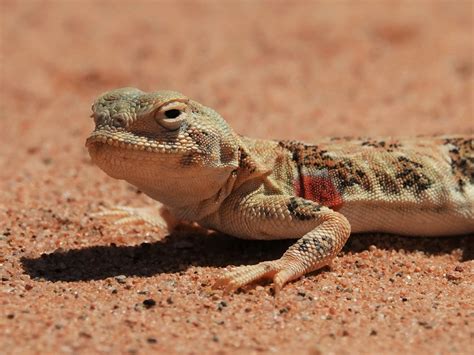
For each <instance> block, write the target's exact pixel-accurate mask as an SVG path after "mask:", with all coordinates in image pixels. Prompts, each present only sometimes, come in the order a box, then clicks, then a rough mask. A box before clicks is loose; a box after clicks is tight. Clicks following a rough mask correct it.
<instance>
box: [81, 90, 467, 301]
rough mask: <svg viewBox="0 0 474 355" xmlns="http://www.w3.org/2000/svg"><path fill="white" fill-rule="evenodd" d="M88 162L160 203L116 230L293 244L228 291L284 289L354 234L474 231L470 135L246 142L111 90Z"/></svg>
mask: <svg viewBox="0 0 474 355" xmlns="http://www.w3.org/2000/svg"><path fill="white" fill-rule="evenodd" d="M91 117H93V119H94V122H95V129H94V130H93V132H92V133H91V134H90V136H89V137H88V138H87V140H86V147H87V148H88V151H89V154H90V157H91V160H92V162H93V163H94V164H96V165H97V166H98V167H99V168H101V169H102V170H103V171H104V172H105V173H106V174H108V175H109V176H111V177H113V178H116V179H122V180H125V181H127V182H128V183H130V184H132V185H134V186H136V187H137V188H138V189H139V190H141V191H142V192H143V193H145V194H146V195H148V196H149V197H151V198H152V199H154V200H156V201H158V203H159V205H158V206H159V208H158V209H157V211H156V213H155V214H153V213H152V210H150V209H147V208H130V207H117V208H113V209H111V210H109V211H103V212H100V213H99V215H100V216H115V217H116V218H117V220H116V222H117V223H133V222H137V221H142V222H147V223H150V224H152V225H155V226H167V227H168V228H169V229H172V228H173V227H174V225H176V223H178V222H179V221H190V222H197V223H198V224H199V225H200V226H202V227H204V228H207V229H211V230H216V231H219V232H223V233H225V234H228V235H231V236H235V237H238V238H244V239H259V240H276V239H296V242H295V243H294V244H293V245H291V246H290V247H289V248H288V250H287V251H286V252H285V253H284V254H283V255H282V256H281V258H279V259H276V260H270V261H263V262H260V263H258V264H255V265H242V266H237V267H234V268H231V269H230V270H227V269H226V271H225V272H223V273H222V275H220V276H219V277H218V278H217V282H216V285H217V286H219V287H224V288H225V289H227V290H235V289H238V288H239V287H242V286H244V285H247V284H249V283H252V282H254V281H257V280H260V279H263V278H269V279H271V280H272V281H273V283H274V287H275V291H276V292H278V291H279V290H281V288H282V287H283V286H284V285H285V284H286V283H287V282H289V281H291V280H295V279H297V278H299V277H301V276H302V275H304V274H306V273H309V272H311V271H314V270H317V269H320V268H322V267H323V266H325V265H327V264H329V263H330V262H331V260H332V259H333V258H334V257H335V256H336V255H337V254H338V253H339V251H340V250H341V249H342V247H343V246H344V244H345V243H346V241H347V239H348V238H349V235H350V234H351V233H361V232H382V233H396V234H399V235H409V236H447V235H460V234H469V233H472V232H474V141H473V136H472V135H464V136H434V137H415V138H393V137H385V138H375V139H374V138H360V137H359V138H348V137H343V138H323V139H319V140H318V141H317V142H315V143H314V144H309V143H304V142H298V141H290V140H264V139H252V138H248V137H245V136H242V135H239V134H237V133H235V132H234V131H233V130H232V128H231V127H230V126H229V125H228V124H227V122H226V121H225V120H224V119H223V118H222V117H221V116H220V115H219V114H218V113H217V112H216V111H214V110H213V109H211V108H209V107H206V106H204V105H202V104H200V103H198V102H197V101H194V100H192V99H190V98H188V97H186V96H185V95H183V94H181V93H178V92H174V91H155V92H150V93H147V92H143V91H141V90H139V89H136V88H131V87H126V88H120V89H115V90H112V91H109V92H106V93H104V94H102V95H100V96H99V97H98V98H97V99H96V101H95V102H94V104H93V105H92V116H91Z"/></svg>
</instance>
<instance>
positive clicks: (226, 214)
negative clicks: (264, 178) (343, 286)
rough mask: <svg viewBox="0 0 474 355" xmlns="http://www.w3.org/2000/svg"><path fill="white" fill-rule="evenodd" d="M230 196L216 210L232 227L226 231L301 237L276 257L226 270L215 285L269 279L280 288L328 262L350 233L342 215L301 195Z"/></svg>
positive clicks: (265, 236) (264, 236)
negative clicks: (220, 207)
mask: <svg viewBox="0 0 474 355" xmlns="http://www.w3.org/2000/svg"><path fill="white" fill-rule="evenodd" d="M231 200H233V201H230V203H229V204H227V205H223V206H222V211H221V213H220V215H221V216H220V220H221V222H224V223H226V224H227V225H229V226H230V228H225V229H227V230H225V231H226V232H230V233H231V234H235V235H236V236H239V235H240V236H241V237H244V238H249V239H250V238H251V239H284V238H299V239H298V241H297V242H296V243H295V244H293V245H292V246H291V247H290V248H289V249H288V250H287V251H286V252H285V253H284V254H283V256H282V257H281V258H280V259H277V260H272V261H264V262H261V263H259V264H256V265H250V266H240V267H237V268H234V269H233V270H231V271H228V272H226V273H224V275H223V276H222V277H221V278H220V279H219V280H218V281H217V283H216V285H217V286H224V287H225V288H226V289H228V290H232V289H236V288H238V287H241V286H244V285H246V284H248V283H250V282H253V281H255V280H258V279H261V278H273V282H274V284H275V291H276V292H278V291H279V290H280V289H281V288H282V287H283V285H284V284H285V283H286V282H288V281H290V280H294V279H296V278H298V277H300V276H302V275H304V274H306V273H308V272H311V271H313V270H317V269H319V268H321V267H323V266H325V265H327V264H328V263H329V262H330V261H331V259H333V258H334V257H335V256H336V254H337V253H338V252H339V251H340V250H341V248H342V247H343V246H344V244H345V242H346V241H347V238H348V237H349V235H350V230H351V228H350V224H349V222H348V220H347V219H346V218H345V217H344V216H343V215H342V214H340V213H338V212H335V211H333V210H331V209H329V208H327V207H324V206H321V205H318V204H317V203H315V202H313V201H310V200H305V199H303V198H300V197H292V196H268V195H263V194H254V195H252V196H250V197H246V198H243V199H238V200H235V199H231ZM236 210H237V212H236ZM233 213H234V214H233ZM235 215H237V216H239V217H238V218H235V217H233V216H235Z"/></svg>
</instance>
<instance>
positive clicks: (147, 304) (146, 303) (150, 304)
mask: <svg viewBox="0 0 474 355" xmlns="http://www.w3.org/2000/svg"><path fill="white" fill-rule="evenodd" d="M143 305H144V306H145V308H147V309H148V308H151V307H154V306H155V305H156V301H155V300H154V299H152V298H148V299H146V300H144V301H143Z"/></svg>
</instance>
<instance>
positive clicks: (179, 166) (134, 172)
mask: <svg viewBox="0 0 474 355" xmlns="http://www.w3.org/2000/svg"><path fill="white" fill-rule="evenodd" d="M91 117H93V118H94V122H95V129H94V131H93V132H92V133H91V135H90V136H89V138H88V139H87V141H86V147H87V148H88V150H89V154H90V156H91V158H92V161H93V162H94V163H95V164H96V165H98V166H99V167H100V168H101V169H102V170H104V171H105V172H106V173H107V174H108V175H110V176H112V177H114V178H117V179H123V180H126V181H128V182H130V183H131V184H133V185H135V186H137V187H138V188H139V189H141V190H142V191H144V192H145V193H147V194H148V195H150V196H152V197H153V198H155V199H157V200H159V201H161V202H164V203H167V204H169V201H171V202H173V203H180V202H179V201H180V200H183V203H184V202H185V200H189V199H192V196H190V195H193V194H194V195H198V196H197V198H199V199H201V200H202V199H203V198H209V197H211V196H213V194H215V193H217V191H218V189H219V188H220V187H221V186H222V185H223V184H224V182H225V181H226V180H227V179H228V178H229V176H230V175H231V173H232V171H233V170H235V169H236V168H237V167H238V156H239V152H238V149H239V146H238V143H237V141H236V139H235V134H234V133H233V131H232V130H231V128H230V127H229V126H228V125H227V123H226V122H225V121H224V119H223V118H222V117H221V116H220V115H219V114H218V113H216V112H215V111H213V110H211V109H210V108H207V107H205V106H203V105H201V104H199V103H198V102H196V101H193V100H190V99H188V98H187V97H186V96H184V95H182V94H180V93H178V92H174V91H156V92H151V93H145V92H143V91H141V90H138V89H135V88H121V89H117V90H113V91H109V92H106V93H104V94H102V95H101V96H99V97H98V98H97V100H96V101H95V103H94V104H93V105H92V116H91Z"/></svg>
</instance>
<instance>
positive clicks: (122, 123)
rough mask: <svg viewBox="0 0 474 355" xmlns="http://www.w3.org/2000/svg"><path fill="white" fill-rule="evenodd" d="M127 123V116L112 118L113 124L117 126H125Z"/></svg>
mask: <svg viewBox="0 0 474 355" xmlns="http://www.w3.org/2000/svg"><path fill="white" fill-rule="evenodd" d="M126 124H127V120H126V119H125V117H122V116H117V117H114V118H113V119H112V125H113V126H114V127H117V128H122V127H125V126H126Z"/></svg>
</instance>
